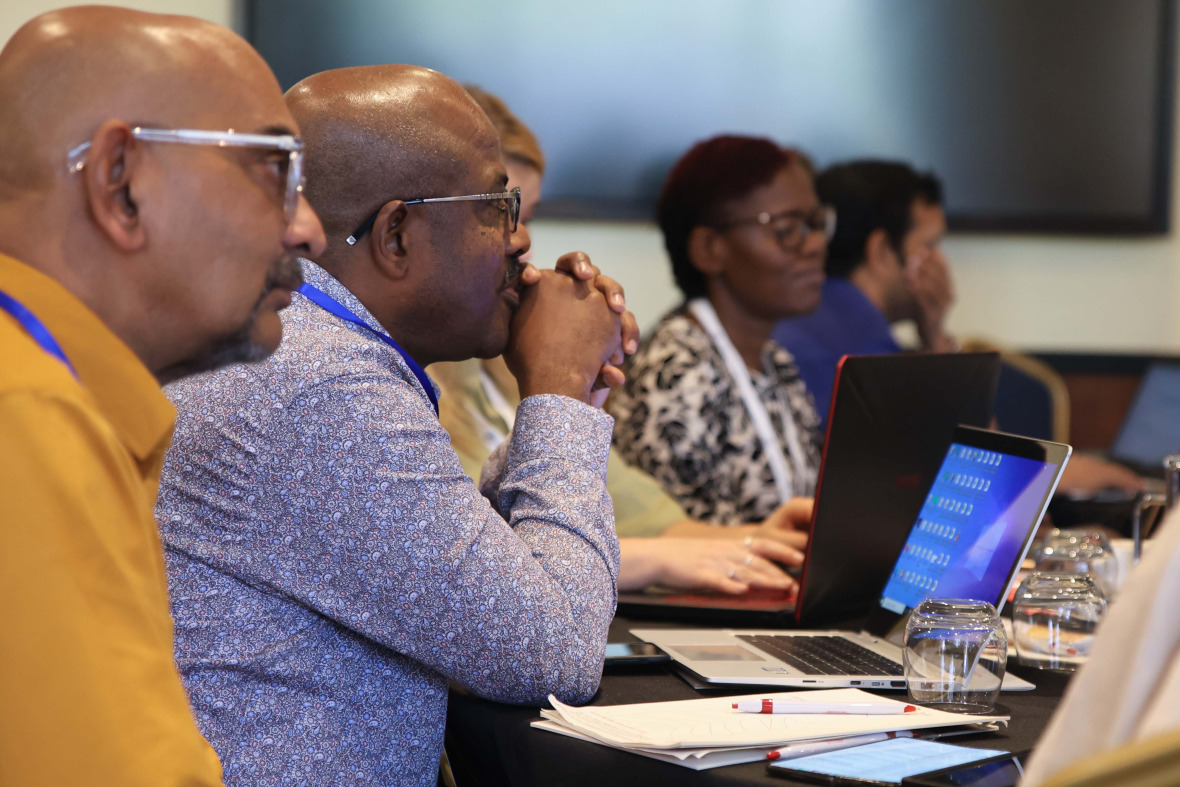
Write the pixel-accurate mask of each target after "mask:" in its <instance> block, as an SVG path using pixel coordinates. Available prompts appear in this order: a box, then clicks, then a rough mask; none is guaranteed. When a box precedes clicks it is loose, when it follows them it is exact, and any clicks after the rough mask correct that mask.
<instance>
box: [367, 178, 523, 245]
mask: <svg viewBox="0 0 1180 787" xmlns="http://www.w3.org/2000/svg"><path fill="white" fill-rule="evenodd" d="M498 199H502V200H504V205H505V209H506V210H507V211H508V223H509V226H510V228H511V231H512V232H516V229H517V227H519V226H520V187H519V186H517V187H516V188H514V189H512V190H511V191H505V192H503V193H501V194H466V195H464V196H462V197H422V198H418V199H407V200H402V201H403V202H404V203H405V204H407V205H425V204H428V203H431V202H491V201H492V200H498ZM385 204H388V202H386V203H385ZM385 204H383V205H382V206H381V208H383V207H385ZM381 208H378V209H377V210H376V211H374V212H373V215H371V216H369V217H368V218H367V219H365V220H364V221H363V222H361V224H360V226H359V227H357V228H356V229H355V230H353V231H352V234H351V235H349V236H348V237H347V238H345V239H344V240H345V242H346V243H348V245H349V246H355V245H356V243H357V241H359V240H360V239H361V238H362V237H364V234H365V233H366V232H368V231H369V230H371V229H373V224H374V222H376V221H377V216H378V215H380V213H381Z"/></svg>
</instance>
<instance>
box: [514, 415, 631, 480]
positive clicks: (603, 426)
mask: <svg viewBox="0 0 1180 787" xmlns="http://www.w3.org/2000/svg"><path fill="white" fill-rule="evenodd" d="M614 425H615V419H614V418H612V417H611V416H609V415H607V414H606V413H604V412H603V411H602V410H600V409H598V408H597V407H591V406H590V405H588V404H585V403H583V402H579V401H578V400H577V399H571V398H570V397H568V396H558V395H556V394H538V395H537V396H530V397H528V398H527V399H525V400H523V401H522V402H521V403H520V405H519V406H518V407H517V408H516V424H515V425H514V426H513V427H512V443H511V444H510V445H509V448H508V450H509V453H510V454H511V455H512V456H513V461H514V463H515V462H519V461H529V460H531V459H544V458H562V459H575V460H576V461H577V462H578V464H580V465H582V466H583V467H585V468H586V469H587V470H590V471H591V472H593V473H595V474H597V475H598V476H599V477H601V478H602V480H603V483H606V466H607V457H608V456H609V454H610V441H611V432H612V431H613V430H614Z"/></svg>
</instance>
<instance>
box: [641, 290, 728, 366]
mask: <svg viewBox="0 0 1180 787" xmlns="http://www.w3.org/2000/svg"><path fill="white" fill-rule="evenodd" d="M716 355H717V353H716V351H715V350H714V349H713V344H712V342H711V341H710V340H709V335H708V334H706V333H705V332H704V330H703V329H702V328H701V327H700V326H699V325H697V324H696V323H695V322H694V321H693V320H692V319H691V318H690V317H689V316H688V314H687V312H686V311H685V310H684V308H683V307H682V308H678V309H675V310H673V311H671V312H669V313H667V314H665V315H664V317H663V318H662V319H661V320H660V321H659V323H657V324H656V326H655V328H654V329H652V332H651V334H650V335H649V336H648V337H646V338H645V339H644V340H643V343H642V344H641V345H640V347H639V350H638V351H637V352H636V353H635V356H634V358H633V359H632V361H631V369H632V370H634V373H636V374H642V373H657V372H658V373H661V374H681V373H683V372H684V371H686V370H688V369H693V368H700V367H701V366H702V365H705V366H708V365H711V364H713V362H714V360H715V358H716Z"/></svg>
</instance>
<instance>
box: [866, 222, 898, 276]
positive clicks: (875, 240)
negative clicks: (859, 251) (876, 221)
mask: <svg viewBox="0 0 1180 787" xmlns="http://www.w3.org/2000/svg"><path fill="white" fill-rule="evenodd" d="M864 261H865V265H866V266H867V267H868V268H869V270H872V271H880V272H883V273H892V272H893V269H894V268H896V267H897V266H898V265H899V264H900V262H901V260H900V259H898V255H897V251H896V250H895V249H894V248H893V244H892V243H890V242H889V233H887V232H885V230H884V229H882V228H881V227H878V228H877V229H875V230H873V231H872V232H870V233H869V237H868V238H866V239H865V260H864Z"/></svg>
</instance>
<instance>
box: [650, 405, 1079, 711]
mask: <svg viewBox="0 0 1180 787" xmlns="http://www.w3.org/2000/svg"><path fill="white" fill-rule="evenodd" d="M1071 450H1072V449H1070V447H1069V446H1067V445H1061V444H1059V443H1049V442H1044V441H1041V440H1032V439H1029V438H1024V437H1015V436H1013V435H1006V434H1001V433H998V432H987V431H984V430H981V429H970V428H967V427H960V428H959V429H957V430H956V431H955V436H954V439H953V442H952V443H951V446H950V447H949V448H948V449H947V452H946V455H945V456H944V458H943V461H942V465H941V467H940V468H939V471H938V473H937V475H936V476H935V478H934V482H933V484H932V485H931V487H930V489H929V491H928V492H927V494H926V500H925V503H924V504H923V506H922V510H921V512H920V513H919V514H918V518H917V520H916V521H915V522H914V524H913V526H912V527H911V528H910V533H909V537H908V538H907V539H906V543H905V546H904V547H903V548H902V551H901V554H900V555H899V556H897V557H896V560H895V562H894V564H893V569H892V571H891V572H890V574H889V579H888V581H887V582H886V585H885V588H884V590H882V591H881V595H880V597H879V598H878V601H877V607H876V609H875V610H874V611H873V613H872V615H870V617H869V621H868V623H867V624H866V627H865V629H864V630H862V631H860V632H858V633H852V632H846V631H783V630H762V629H758V630H755V629H748V630H735V629H720V630H717V629H714V630H709V629H675V628H666V629H643V628H640V629H631V633H632V634H634V635H635V636H637V637H639V638H640V639H642V640H646V641H647V642H651V643H654V644H656V645H659V646H660V647H661V648H663V649H664V650H665V651H667V653H668V654H669V655H670V656H671V657H672V658H673V659H675V660H676V661H677V662H679V663H680V664H682V665H683V666H684V667H686V668H688V669H689V670H691V671H692V672H694V673H696V674H697V675H699V676H700V677H701V678H702V679H703V680H704V681H705V682H707V683H719V684H730V683H733V684H752V685H772V686H792V687H799V688H833V687H843V686H860V687H863V688H901V689H904V688H905V677H904V673H903V670H902V662H901V658H902V654H901V634H902V632H904V628H905V620H906V618H907V617H908V615H909V613H910V611H912V610H913V608H914V607H915V606H917V605H918V604H919V603H920V602H921V601H922V600H923V599H926V598H969V599H978V600H982V601H988V602H991V603H992V604H993V605H995V607H996V609H1001V608H1002V607H1003V605H1004V602H1005V601H1006V597H1007V593H1008V590H1009V588H1010V587H1011V585H1012V582H1013V580H1014V579H1015V577H1016V572H1017V571H1018V570H1019V568H1020V564H1021V562H1022V561H1023V560H1024V557H1025V555H1026V554H1027V552H1028V548H1029V545H1030V544H1031V543H1032V540H1033V536H1034V535H1035V534H1036V531H1037V526H1038V525H1039V524H1040V522H1041V518H1042V517H1043V516H1044V514H1045V509H1046V508H1048V506H1049V500H1050V499H1051V498H1052V496H1053V491H1054V490H1055V489H1056V488H1057V482H1058V481H1059V480H1060V479H1061V472H1062V470H1064V469H1065V464H1066V462H1068V461H1069V455H1070V453H1071ZM1003 688H1005V689H1008V690H1020V689H1031V688H1033V685H1032V684H1031V683H1028V682H1027V681H1024V680H1021V679H1020V678H1017V677H1016V676H1005V678H1004V685H1003Z"/></svg>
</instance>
